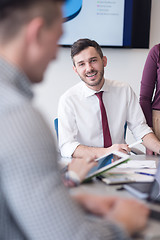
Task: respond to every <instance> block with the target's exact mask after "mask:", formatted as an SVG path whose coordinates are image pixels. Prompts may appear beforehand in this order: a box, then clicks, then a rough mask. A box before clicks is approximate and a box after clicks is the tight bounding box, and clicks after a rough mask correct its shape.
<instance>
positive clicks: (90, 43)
mask: <svg viewBox="0 0 160 240" xmlns="http://www.w3.org/2000/svg"><path fill="white" fill-rule="evenodd" d="M88 47H94V48H95V49H96V51H97V52H98V54H99V56H100V57H101V58H103V53H102V50H101V47H100V46H99V44H98V43H97V42H96V41H94V40H90V39H88V38H81V39H79V40H77V41H76V42H74V43H73V45H72V47H71V58H72V60H73V57H74V56H75V55H77V54H78V53H80V52H81V51H82V50H84V49H86V48H88ZM73 64H75V63H74V60H73Z"/></svg>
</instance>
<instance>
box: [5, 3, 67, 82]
mask: <svg viewBox="0 0 160 240" xmlns="http://www.w3.org/2000/svg"><path fill="white" fill-rule="evenodd" d="M63 2H65V0H0V56H1V57H4V58H6V59H7V60H8V61H10V62H11V63H13V64H15V65H17V66H18V67H19V68H21V69H22V70H23V71H24V72H25V73H26V74H27V75H28V77H29V78H30V80H31V81H32V82H39V81H41V80H42V78H43V73H44V71H45V69H46V67H47V65H48V63H49V62H50V61H51V60H52V59H54V58H55V57H56V53H57V42H58V40H59V38H60V36H61V34H62V12H61V7H62V3H63Z"/></svg>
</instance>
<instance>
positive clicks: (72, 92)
mask: <svg viewBox="0 0 160 240" xmlns="http://www.w3.org/2000/svg"><path fill="white" fill-rule="evenodd" d="M82 86H83V83H82V82H79V83H77V84H76V85H74V86H72V87H71V88H69V89H68V90H66V91H65V92H64V93H63V94H62V95H61V98H60V99H64V98H70V97H72V96H74V95H78V94H80V92H81V90H82Z"/></svg>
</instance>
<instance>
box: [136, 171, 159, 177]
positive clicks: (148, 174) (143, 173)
mask: <svg viewBox="0 0 160 240" xmlns="http://www.w3.org/2000/svg"><path fill="white" fill-rule="evenodd" d="M135 173H138V174H142V175H147V176H152V177H154V176H155V174H151V173H145V172H135Z"/></svg>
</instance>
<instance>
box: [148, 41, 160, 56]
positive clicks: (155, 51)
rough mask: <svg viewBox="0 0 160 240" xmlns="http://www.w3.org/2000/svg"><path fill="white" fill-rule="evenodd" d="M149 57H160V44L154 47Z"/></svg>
mask: <svg viewBox="0 0 160 240" xmlns="http://www.w3.org/2000/svg"><path fill="white" fill-rule="evenodd" d="M149 55H151V56H152V57H154V56H159V55H160V43H158V44H156V45H154V46H153V47H152V48H151V49H150V51H149Z"/></svg>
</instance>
